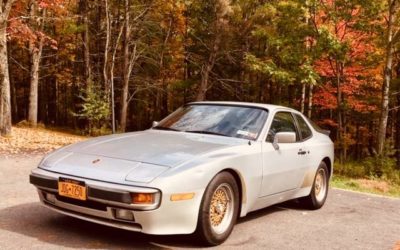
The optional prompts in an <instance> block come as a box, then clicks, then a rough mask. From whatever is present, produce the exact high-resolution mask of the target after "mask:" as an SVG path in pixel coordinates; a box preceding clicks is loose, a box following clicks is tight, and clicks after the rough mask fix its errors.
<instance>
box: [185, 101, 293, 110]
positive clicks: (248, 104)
mask: <svg viewBox="0 0 400 250" xmlns="http://www.w3.org/2000/svg"><path fill="white" fill-rule="evenodd" d="M188 104H197V105H198V104H206V105H212V104H215V105H229V106H246V107H255V108H263V109H267V110H268V111H273V110H276V109H286V110H290V111H296V110H294V109H292V108H288V107H284V106H279V105H273V104H265V103H252V102H222V101H202V102H190V103H188Z"/></svg>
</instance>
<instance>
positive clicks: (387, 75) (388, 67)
mask: <svg viewBox="0 0 400 250" xmlns="http://www.w3.org/2000/svg"><path fill="white" fill-rule="evenodd" d="M388 2H389V13H388V14H389V16H388V22H387V23H388V26H387V39H386V42H387V45H386V59H385V69H384V73H383V74H384V75H383V85H382V103H381V114H380V118H379V128H378V138H377V139H378V140H377V147H376V149H377V153H378V154H379V155H381V154H382V153H383V150H384V147H385V139H386V127H387V121H388V116H389V89H390V82H391V78H392V64H393V53H394V45H393V25H394V22H395V19H396V16H395V15H396V5H397V0H389V1H388Z"/></svg>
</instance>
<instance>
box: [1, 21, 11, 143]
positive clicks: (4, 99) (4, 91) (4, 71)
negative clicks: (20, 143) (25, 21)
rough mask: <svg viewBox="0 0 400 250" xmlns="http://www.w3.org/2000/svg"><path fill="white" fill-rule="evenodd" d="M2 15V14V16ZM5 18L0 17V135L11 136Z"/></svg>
mask: <svg viewBox="0 0 400 250" xmlns="http://www.w3.org/2000/svg"><path fill="white" fill-rule="evenodd" d="M3 15H4V14H3ZM7 18H8V15H7V17H0V84H1V85H0V90H1V94H0V135H4V136H8V135H10V134H11V96H10V77H9V72H8V56H7V34H6V33H7V31H6V30H7Z"/></svg>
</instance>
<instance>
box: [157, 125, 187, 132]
mask: <svg viewBox="0 0 400 250" xmlns="http://www.w3.org/2000/svg"><path fill="white" fill-rule="evenodd" d="M153 129H158V130H169V131H179V132H182V131H181V130H179V129H176V128H170V127H163V126H155V127H153Z"/></svg>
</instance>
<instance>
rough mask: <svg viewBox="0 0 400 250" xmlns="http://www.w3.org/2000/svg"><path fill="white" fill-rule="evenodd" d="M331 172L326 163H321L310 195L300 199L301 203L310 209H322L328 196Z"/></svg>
mask: <svg viewBox="0 0 400 250" xmlns="http://www.w3.org/2000/svg"><path fill="white" fill-rule="evenodd" d="M328 189H329V172H328V167H327V166H326V164H325V162H321V163H320V164H319V167H318V169H317V172H316V174H315V178H314V183H313V186H312V189H311V193H310V195H308V196H306V197H303V198H300V202H301V203H302V204H304V205H305V206H306V207H307V208H309V209H319V208H321V207H322V206H323V205H324V203H325V200H326V197H327V196H328Z"/></svg>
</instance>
